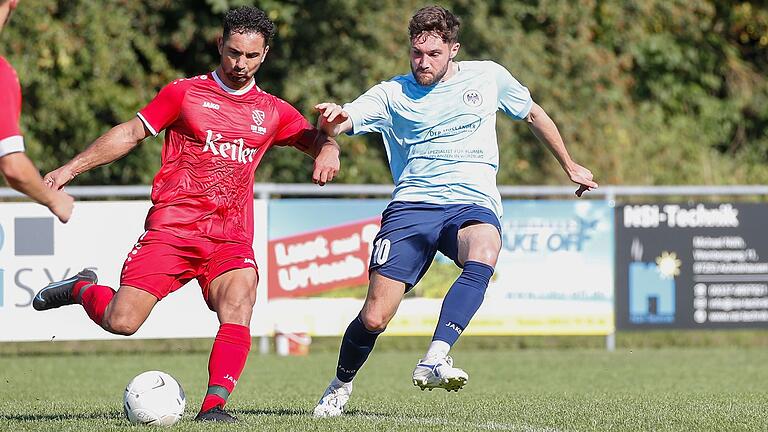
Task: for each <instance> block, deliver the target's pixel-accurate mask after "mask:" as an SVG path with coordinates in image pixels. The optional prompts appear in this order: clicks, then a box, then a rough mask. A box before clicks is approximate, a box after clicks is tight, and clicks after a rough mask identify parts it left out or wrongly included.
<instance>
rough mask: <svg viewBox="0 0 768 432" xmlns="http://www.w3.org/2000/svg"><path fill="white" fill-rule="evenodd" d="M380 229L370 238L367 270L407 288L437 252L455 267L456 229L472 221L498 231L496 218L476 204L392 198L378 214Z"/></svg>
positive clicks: (457, 235) (420, 274)
mask: <svg viewBox="0 0 768 432" xmlns="http://www.w3.org/2000/svg"><path fill="white" fill-rule="evenodd" d="M381 216H382V217H381V230H380V231H379V233H378V234H377V235H376V238H375V239H374V241H373V253H372V254H371V262H370V265H369V271H374V270H376V271H377V272H378V273H379V274H381V275H383V276H386V277H388V278H390V279H394V280H396V281H400V282H404V283H405V284H406V290H408V289H411V288H412V287H413V286H414V285H416V283H417V282H418V281H419V280H420V279H421V278H422V276H424V274H425V273H426V272H427V270H428V269H429V266H430V264H432V260H434V258H435V254H436V253H437V251H440V252H441V253H442V254H443V255H445V256H447V257H448V258H450V259H452V260H453V262H455V263H456V265H458V266H459V267H461V264H459V262H458V252H459V250H458V237H459V230H460V229H461V228H462V227H464V226H466V225H468V224H471V223H473V222H475V223H487V224H491V225H493V226H495V227H496V229H498V230H499V233H501V226H500V224H499V218H498V217H497V216H496V214H495V213H493V212H492V211H491V210H490V209H488V208H485V207H483V206H480V205H477V204H448V205H440V204H426V203H420V202H408V201H393V202H391V203H390V204H389V205H388V206H387V208H386V209H385V210H384V212H383V213H382V214H381Z"/></svg>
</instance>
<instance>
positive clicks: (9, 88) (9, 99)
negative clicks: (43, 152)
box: [0, 57, 21, 139]
mask: <svg viewBox="0 0 768 432" xmlns="http://www.w3.org/2000/svg"><path fill="white" fill-rule="evenodd" d="M20 95H21V88H20V87H19V79H18V78H17V77H16V72H15V71H14V70H13V68H12V67H11V65H10V64H8V62H7V61H5V59H4V58H2V57H0V139H4V138H8V137H12V136H16V135H21V131H20V130H19V116H20V114H21V98H20V97H19V96H20Z"/></svg>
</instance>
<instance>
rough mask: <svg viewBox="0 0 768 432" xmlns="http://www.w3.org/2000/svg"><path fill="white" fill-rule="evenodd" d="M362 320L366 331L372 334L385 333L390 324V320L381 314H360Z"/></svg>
mask: <svg viewBox="0 0 768 432" xmlns="http://www.w3.org/2000/svg"><path fill="white" fill-rule="evenodd" d="M360 320H361V321H362V322H363V326H365V329H366V330H368V331H371V332H383V331H384V330H385V329H386V328H387V324H389V320H390V318H389V317H387V316H384V315H382V314H379V313H374V312H363V313H362V314H360Z"/></svg>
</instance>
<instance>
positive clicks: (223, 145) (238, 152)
mask: <svg viewBox="0 0 768 432" xmlns="http://www.w3.org/2000/svg"><path fill="white" fill-rule="evenodd" d="M205 134H206V135H205V146H203V153H206V152H211V153H212V154H213V155H214V156H219V157H222V158H224V159H230V160H233V161H237V162H240V163H242V164H246V163H250V162H253V155H254V154H255V153H256V151H258V149H255V148H248V147H245V140H243V139H242V138H236V139H233V140H232V141H224V140H223V136H222V135H221V134H220V133H216V132H214V131H212V130H210V129H208V130H207V131H205Z"/></svg>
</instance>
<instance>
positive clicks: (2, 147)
mask: <svg viewBox="0 0 768 432" xmlns="http://www.w3.org/2000/svg"><path fill="white" fill-rule="evenodd" d="M18 4H19V2H18V0H0V31H2V30H3V27H5V24H6V23H7V22H8V20H9V19H10V18H11V12H13V10H14V9H16V6H18ZM19 117H21V86H20V85H19V78H18V76H16V71H15V70H14V69H13V66H11V64H10V63H8V61H7V60H6V59H5V57H3V56H0V173H2V175H3V177H4V178H5V181H6V182H8V185H9V186H11V187H12V188H14V189H16V190H17V191H19V192H21V193H24V194H26V195H28V196H29V197H30V198H32V199H33V200H35V201H37V202H39V203H40V204H42V205H44V206H46V207H48V209H49V210H50V211H51V212H52V213H53V214H54V215H56V217H58V218H59V220H60V221H62V222H65V223H66V222H67V221H68V220H69V217H70V216H71V215H72V207H73V205H74V200H73V199H72V197H71V196H69V195H67V194H66V193H65V192H63V191H55V190H51V189H49V188H47V187H45V184H43V179H42V177H40V173H39V172H38V171H37V168H35V165H34V164H33V163H32V161H31V160H29V158H28V157H27V155H26V154H25V153H24V138H23V137H22V136H21V131H20V130H19Z"/></svg>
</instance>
